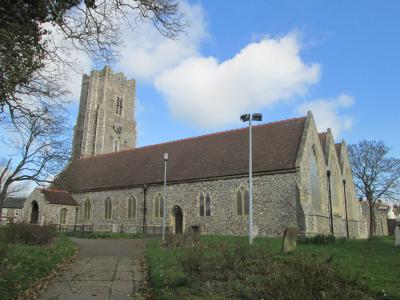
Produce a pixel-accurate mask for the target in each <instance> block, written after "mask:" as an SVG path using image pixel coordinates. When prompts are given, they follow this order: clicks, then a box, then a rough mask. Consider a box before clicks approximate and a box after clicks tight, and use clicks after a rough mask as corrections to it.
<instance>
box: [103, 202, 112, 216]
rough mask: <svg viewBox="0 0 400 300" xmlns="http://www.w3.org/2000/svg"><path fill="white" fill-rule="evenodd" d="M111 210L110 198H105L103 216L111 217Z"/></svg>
mask: <svg viewBox="0 0 400 300" xmlns="http://www.w3.org/2000/svg"><path fill="white" fill-rule="evenodd" d="M111 210H112V207H111V199H110V198H107V199H106V200H105V201H104V217H105V218H106V219H111Z"/></svg>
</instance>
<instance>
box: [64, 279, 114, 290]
mask: <svg viewBox="0 0 400 300" xmlns="http://www.w3.org/2000/svg"><path fill="white" fill-rule="evenodd" d="M112 283H113V282H112V281H111V280H110V281H100V280H92V281H91V280H85V281H83V280H82V281H80V280H74V281H71V283H70V285H69V287H70V288H75V289H79V288H85V287H97V286H102V287H107V288H111V286H112Z"/></svg>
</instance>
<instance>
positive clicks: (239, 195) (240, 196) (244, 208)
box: [236, 186, 249, 216]
mask: <svg viewBox="0 0 400 300" xmlns="http://www.w3.org/2000/svg"><path fill="white" fill-rule="evenodd" d="M236 214H237V215H238V216H246V215H248V214H249V191H248V190H247V188H246V187H244V186H240V187H239V188H238V189H237V191H236Z"/></svg>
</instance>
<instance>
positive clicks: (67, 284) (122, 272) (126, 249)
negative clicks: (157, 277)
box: [39, 238, 146, 300]
mask: <svg viewBox="0 0 400 300" xmlns="http://www.w3.org/2000/svg"><path fill="white" fill-rule="evenodd" d="M72 240H73V241H74V242H75V243H76V244H77V245H78V246H79V259H78V261H77V262H76V263H74V264H73V265H72V266H71V267H70V268H69V269H68V270H67V271H65V272H64V273H62V274H61V275H60V276H59V277H57V278H56V279H55V280H54V281H52V282H51V283H50V284H49V286H48V288H47V290H46V291H45V292H43V293H42V294H41V295H40V297H39V299H40V300H50V299H57V300H80V299H82V300H83V299H107V300H109V299H118V300H119V299H121V300H123V299H144V298H143V297H142V296H141V295H140V289H141V288H142V287H143V284H144V280H145V277H146V276H145V272H144V271H143V263H144V244H145V242H144V240H134V239H131V240H124V239H107V240H98V239H78V238H73V239H72Z"/></svg>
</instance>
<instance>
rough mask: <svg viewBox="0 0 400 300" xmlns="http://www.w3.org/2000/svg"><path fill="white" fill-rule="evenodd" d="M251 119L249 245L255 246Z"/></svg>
mask: <svg viewBox="0 0 400 300" xmlns="http://www.w3.org/2000/svg"><path fill="white" fill-rule="evenodd" d="M251 144H252V137H251V118H250V119H249V243H250V244H253V151H252V147H251Z"/></svg>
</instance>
